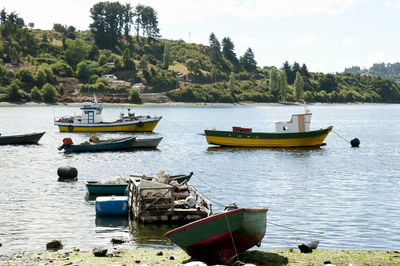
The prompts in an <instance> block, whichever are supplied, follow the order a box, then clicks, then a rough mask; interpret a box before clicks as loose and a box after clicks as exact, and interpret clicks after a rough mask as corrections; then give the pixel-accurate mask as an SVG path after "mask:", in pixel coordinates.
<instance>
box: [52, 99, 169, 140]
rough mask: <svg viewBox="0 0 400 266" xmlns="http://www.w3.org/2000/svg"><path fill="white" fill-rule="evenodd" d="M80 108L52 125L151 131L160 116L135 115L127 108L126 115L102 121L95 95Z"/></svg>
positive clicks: (62, 129) (71, 128)
mask: <svg viewBox="0 0 400 266" xmlns="http://www.w3.org/2000/svg"><path fill="white" fill-rule="evenodd" d="M81 110H82V114H81V115H76V116H69V117H67V116H64V117H61V118H55V119H54V125H56V126H58V128H59V130H60V132H151V131H153V130H154V128H155V127H156V126H157V124H158V122H159V121H160V119H161V116H154V117H151V116H136V115H135V114H134V113H130V109H128V115H127V116H124V114H121V116H120V118H119V119H117V120H115V121H112V122H104V121H103V117H102V114H101V113H102V111H103V106H102V105H101V104H99V103H98V102H97V99H96V96H94V101H93V102H83V103H82V107H81Z"/></svg>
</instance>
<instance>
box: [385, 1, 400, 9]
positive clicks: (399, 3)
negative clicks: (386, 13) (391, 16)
mask: <svg viewBox="0 0 400 266" xmlns="http://www.w3.org/2000/svg"><path fill="white" fill-rule="evenodd" d="M385 4H386V6H388V7H396V8H400V0H388V1H385Z"/></svg>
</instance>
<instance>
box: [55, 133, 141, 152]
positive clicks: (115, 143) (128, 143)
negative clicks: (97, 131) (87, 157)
mask: <svg viewBox="0 0 400 266" xmlns="http://www.w3.org/2000/svg"><path fill="white" fill-rule="evenodd" d="M92 137H93V136H92ZM92 137H91V139H90V141H86V142H83V143H81V144H73V142H72V139H71V138H64V139H63V144H62V145H61V146H60V147H58V149H59V150H62V149H64V151H65V152H96V151H120V150H127V149H132V145H133V143H134V141H135V138H136V137H127V138H121V139H109V140H98V141H96V142H92Z"/></svg>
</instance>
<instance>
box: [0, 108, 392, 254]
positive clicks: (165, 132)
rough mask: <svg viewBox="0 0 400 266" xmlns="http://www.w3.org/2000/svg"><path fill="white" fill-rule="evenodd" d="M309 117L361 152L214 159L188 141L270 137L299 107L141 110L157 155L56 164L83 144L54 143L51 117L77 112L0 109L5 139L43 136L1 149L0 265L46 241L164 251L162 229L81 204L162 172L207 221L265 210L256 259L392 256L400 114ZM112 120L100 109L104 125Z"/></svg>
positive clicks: (333, 145)
mask: <svg viewBox="0 0 400 266" xmlns="http://www.w3.org/2000/svg"><path fill="white" fill-rule="evenodd" d="M309 107H310V109H311V112H312V113H313V117H312V122H311V128H312V129H319V128H322V127H326V126H328V125H333V126H334V131H335V132H336V133H337V134H339V135H340V136H342V137H344V138H346V139H347V140H350V139H352V138H355V137H357V138H359V139H360V141H361V145H360V148H351V146H350V144H349V143H348V142H346V141H345V140H343V139H342V138H340V137H338V136H337V135H335V134H334V133H331V134H330V135H329V136H328V137H327V139H326V140H325V142H326V144H327V145H326V146H324V147H322V148H320V149H233V148H230V149H216V148H209V146H208V144H207V143H206V140H205V138H204V137H203V136H201V135H198V133H202V132H203V130H204V129H211V128H217V129H221V130H229V129H231V127H232V126H242V127H252V128H253V130H254V131H273V130H274V122H276V121H285V120H289V119H290V116H291V114H292V113H302V112H303V107H302V106H229V107H226V106H221V107H211V106H193V107H186V106H185V107H160V106H156V107H147V106H146V107H134V108H133V109H134V110H133V111H134V112H136V114H146V115H147V114H149V115H162V116H163V118H162V120H161V122H160V123H159V125H158V126H157V127H156V129H155V131H154V133H152V134H138V135H139V136H140V137H150V136H162V137H163V138H164V139H163V140H162V142H161V143H160V145H159V149H158V150H153V151H148V150H147V151H125V152H104V153H82V154H72V155H66V154H64V153H63V152H60V151H58V150H57V147H58V146H59V145H61V143H62V139H63V138H64V137H71V138H72V139H73V141H74V142H75V143H79V142H83V141H85V140H87V139H88V138H89V137H90V135H91V134H89V133H88V134H86V133H74V134H72V133H60V132H58V128H57V127H56V126H54V125H53V117H54V116H62V115H65V114H69V115H72V114H74V112H75V113H77V114H78V113H80V110H79V107H67V106H42V107H24V106H18V107H0V133H2V134H3V135H9V134H20V133H29V132H34V131H36V132H39V131H46V134H45V135H44V136H43V138H42V139H41V141H40V142H39V143H40V144H39V145H29V146H9V145H7V146H0V154H1V156H0V184H1V185H0V243H2V244H3V246H2V247H0V253H8V252H15V251H44V250H45V247H46V243H47V242H49V241H51V240H53V239H60V240H62V241H63V243H64V245H65V247H64V249H66V250H70V249H72V248H73V247H76V248H80V249H82V250H89V249H92V248H94V247H107V248H111V243H110V240H111V238H113V237H122V238H125V239H127V240H129V242H128V243H126V244H124V245H122V246H123V247H137V246H153V247H172V246H173V245H172V244H171V243H170V242H169V241H168V240H167V239H165V238H164V237H163V234H164V233H165V232H166V231H168V230H170V229H171V228H170V227H168V226H149V225H146V226H143V225H139V224H136V223H134V222H133V223H129V222H128V221H127V220H125V219H122V220H121V219H111V220H110V219H98V218H96V214H95V206H94V202H93V201H90V200H88V199H87V197H86V193H87V190H86V187H85V184H84V182H85V181H87V180H107V179H110V178H112V177H114V176H117V175H118V174H122V175H124V176H129V174H146V175H153V174H155V173H156V172H157V171H158V170H160V169H163V170H165V171H167V172H169V173H170V174H172V175H174V174H180V173H187V172H190V171H193V172H194V176H193V177H192V179H191V181H190V182H191V183H192V185H194V186H195V187H196V188H198V189H199V190H200V191H201V192H202V193H203V194H205V195H206V196H208V197H209V198H210V199H212V200H213V201H214V202H215V204H214V205H213V210H214V212H218V211H221V210H222V209H223V207H222V206H221V205H219V204H222V205H228V204H229V203H232V202H235V203H236V204H238V205H239V206H241V207H267V208H269V211H268V215H267V217H268V221H269V222H271V223H269V224H268V225H267V234H266V236H265V238H264V239H263V242H262V248H263V249H276V248H281V247H296V246H297V245H298V244H301V243H303V242H308V241H311V240H319V241H320V245H319V247H321V248H327V249H399V248H400V208H399V207H400V151H399V147H400V141H399V140H400V123H399V121H400V120H399V116H400V105H326V106H319V105H315V106H314V105H311V106H309ZM122 111H126V108H125V107H123V106H112V107H111V106H110V107H105V108H104V111H103V113H104V119H105V120H114V119H116V118H117V117H118V116H119V114H120V112H122ZM96 135H97V136H98V137H100V138H109V137H121V136H126V134H118V133H108V134H106V133H102V134H96ZM64 165H70V166H74V167H76V168H77V169H78V172H79V174H78V181H76V182H58V181H57V179H58V176H57V168H58V167H59V166H64ZM276 224H277V225H280V226H277V225H276ZM282 226H285V227H289V228H294V229H296V230H294V229H288V228H285V227H282ZM319 233H320V234H319Z"/></svg>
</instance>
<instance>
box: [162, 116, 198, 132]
mask: <svg viewBox="0 0 400 266" xmlns="http://www.w3.org/2000/svg"><path fill="white" fill-rule="evenodd" d="M164 119H165V120H167V121H168V122H171V123H173V124H175V125H177V126H178V127H181V128H183V129H185V130H187V131H188V132H190V133H196V132H194V131H193V130H191V129H189V128H186V127H184V126H182V125H180V124H178V123H176V122H174V121H171V120H169V119H166V118H164Z"/></svg>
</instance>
